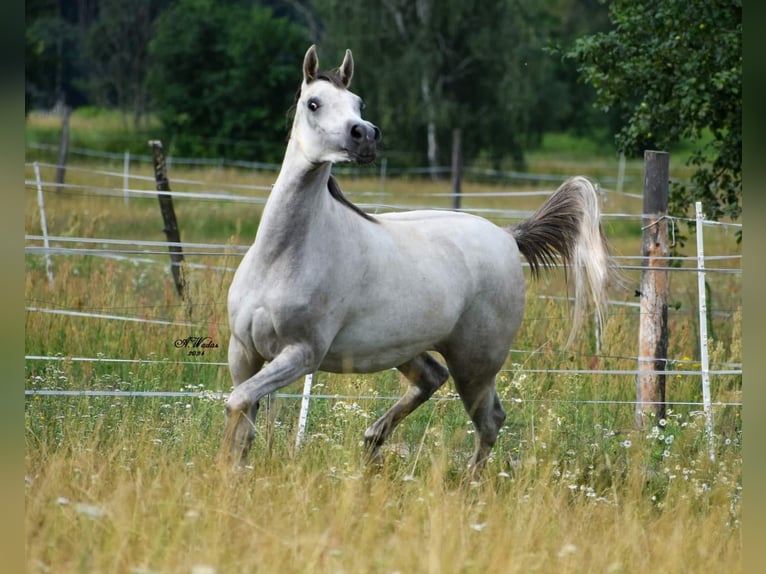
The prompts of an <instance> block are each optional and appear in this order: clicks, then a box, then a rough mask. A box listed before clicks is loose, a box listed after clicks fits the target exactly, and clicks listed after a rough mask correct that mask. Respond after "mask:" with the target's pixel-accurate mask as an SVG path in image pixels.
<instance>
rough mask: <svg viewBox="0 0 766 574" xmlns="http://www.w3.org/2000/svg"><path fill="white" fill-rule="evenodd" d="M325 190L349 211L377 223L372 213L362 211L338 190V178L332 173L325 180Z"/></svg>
mask: <svg viewBox="0 0 766 574" xmlns="http://www.w3.org/2000/svg"><path fill="white" fill-rule="evenodd" d="M327 190H328V191H329V192H330V195H331V196H332V198H333V199H334V200H336V201H338V202H339V203H340V204H341V205H343V206H345V207H348V208H349V209H350V210H351V211H353V212H354V213H356V214H357V215H360V216H362V217H363V218H365V219H366V220H367V221H372V222H373V223H378V220H377V219H375V218H374V217H373V216H372V215H370V214H369V213H366V212H364V211H362V210H361V208H360V207H359V206H357V205H355V204H353V203H351V201H349V199H348V198H347V197H346V196H345V195H344V194H343V192H342V191H341V190H340V186H339V185H338V180H337V179H335V177H334V176H333V175H330V179H328V180H327Z"/></svg>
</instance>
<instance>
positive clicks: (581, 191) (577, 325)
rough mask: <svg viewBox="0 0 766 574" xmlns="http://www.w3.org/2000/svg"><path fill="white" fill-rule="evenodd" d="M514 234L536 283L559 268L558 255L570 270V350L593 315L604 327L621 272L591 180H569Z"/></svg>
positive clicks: (568, 341)
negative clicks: (610, 288) (611, 289)
mask: <svg viewBox="0 0 766 574" xmlns="http://www.w3.org/2000/svg"><path fill="white" fill-rule="evenodd" d="M509 231H510V233H511V235H513V237H514V239H515V240H516V243H517V245H518V246H519V251H521V253H522V255H524V257H525V258H526V259H527V262H528V263H529V267H530V269H531V271H532V276H533V278H535V279H536V278H538V277H539V275H540V271H541V270H543V269H544V270H547V269H549V268H550V267H552V266H554V265H555V263H556V260H557V255H558V256H559V257H560V258H561V260H562V261H563V263H564V269H565V272H566V271H567V269H570V270H571V274H572V278H573V280H574V310H573V323H572V329H571V331H570V334H569V338H568V340H567V343H566V344H567V346H569V344H570V343H571V342H572V340H573V339H574V336H575V335H576V333H577V332H578V331H579V330H580V329H581V328H582V325H583V322H584V321H585V317H586V314H587V313H588V311H590V310H594V311H595V313H596V316H597V318H598V320H599V321H600V322H601V324H603V322H604V319H605V317H606V304H607V295H606V287H607V284H608V282H609V280H610V278H611V277H612V275H613V274H614V273H615V270H616V268H615V266H614V261H613V259H612V257H611V255H610V254H609V246H608V244H607V241H606V237H605V236H604V230H603V227H602V226H601V210H600V208H599V197H598V192H597V191H596V187H595V186H594V185H593V183H591V181H590V180H588V179H587V178H585V177H573V178H570V179H568V180H567V181H565V182H564V183H563V184H561V186H560V187H559V188H558V189H557V190H556V192H555V193H554V194H553V195H552V196H550V197H549V198H548V199H547V200H546V201H545V203H543V205H541V206H540V208H539V209H538V210H537V211H536V212H535V213H533V214H532V215H531V216H530V217H529V218H527V219H525V220H524V221H522V222H521V223H520V224H518V225H516V226H515V227H512V228H510V229H509ZM567 280H568V277H567ZM567 282H568V281H567Z"/></svg>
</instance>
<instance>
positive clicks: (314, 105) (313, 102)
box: [307, 98, 319, 112]
mask: <svg viewBox="0 0 766 574" xmlns="http://www.w3.org/2000/svg"><path fill="white" fill-rule="evenodd" d="M307 105H308V108H309V109H310V110H311V111H312V112H315V111H317V110H318V109H319V100H317V99H316V98H311V99H310V100H309V101H308V104H307Z"/></svg>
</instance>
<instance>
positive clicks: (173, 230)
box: [149, 140, 188, 302]
mask: <svg viewBox="0 0 766 574" xmlns="http://www.w3.org/2000/svg"><path fill="white" fill-rule="evenodd" d="M149 147H151V148H152V156H153V158H154V180H155V181H156V182H157V191H159V192H163V191H164V192H168V191H170V184H169V183H168V172H167V166H166V164H165V150H164V149H163V147H162V142H161V141H159V140H151V141H150V142H149ZM157 198H158V199H159V201H160V211H161V212H162V220H163V222H164V224H165V227H164V228H163V229H162V230H163V231H164V232H165V236H166V237H167V240H168V243H169V245H168V251H169V252H170V271H171V272H172V273H173V280H174V281H175V284H176V290H177V291H178V294H179V295H180V296H181V299H187V297H188V293H187V292H186V291H187V289H186V280H185V279H184V271H183V261H184V254H183V249H182V248H181V246H180V245H178V244H179V243H181V233H180V232H179V231H178V222H177V221H176V212H175V210H174V209H173V197H172V196H171V195H170V194H169V193H158V194H157ZM187 302H188V301H187Z"/></svg>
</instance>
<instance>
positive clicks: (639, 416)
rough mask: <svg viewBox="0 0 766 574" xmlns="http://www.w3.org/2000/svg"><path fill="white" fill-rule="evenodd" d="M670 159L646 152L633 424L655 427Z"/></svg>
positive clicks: (662, 356)
mask: <svg viewBox="0 0 766 574" xmlns="http://www.w3.org/2000/svg"><path fill="white" fill-rule="evenodd" d="M669 184H670V156H669V155H668V153H667V152H662V151H649V150H647V151H645V152H644V213H643V226H642V230H643V240H642V246H641V255H642V257H643V260H642V264H641V266H642V267H643V270H642V272H641V291H640V297H641V313H640V324H639V335H638V348H639V350H638V372H639V374H638V377H637V381H636V424H637V425H638V427H639V428H643V427H645V426H646V416H647V415H650V414H654V417H655V418H654V424H656V423H657V422H658V421H659V420H660V419H661V418H664V416H665V373H664V371H665V367H666V364H667V351H668V284H669V273H668V255H669V249H668V218H667V214H668V188H669Z"/></svg>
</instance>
